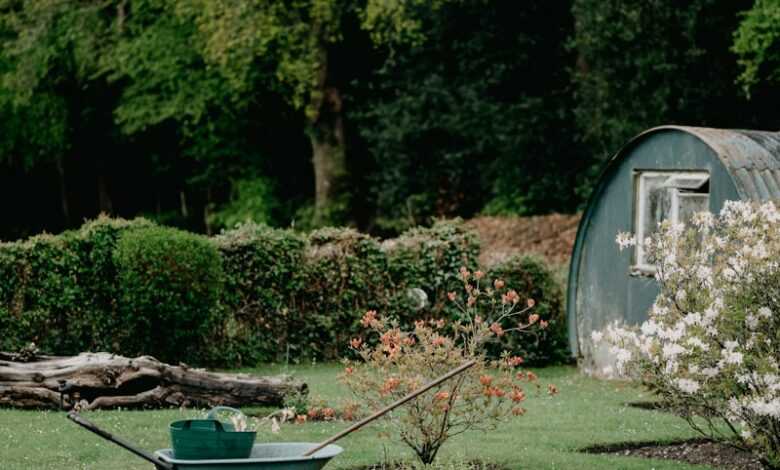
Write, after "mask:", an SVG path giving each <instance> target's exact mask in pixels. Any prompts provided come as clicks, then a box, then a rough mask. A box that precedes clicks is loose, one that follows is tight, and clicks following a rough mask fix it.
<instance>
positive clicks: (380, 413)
mask: <svg viewBox="0 0 780 470" xmlns="http://www.w3.org/2000/svg"><path fill="white" fill-rule="evenodd" d="M476 363H477V361H469V362H467V363H465V364H463V365H462V366H460V367H458V368H456V369H452V370H451V371H449V372H447V373H446V374H444V375H442V376H441V377H439V378H438V379H436V380H434V381H432V382H429V383H428V384H426V385H425V386H423V387H422V388H419V389H417V390H415V391H414V392H411V393H410V394H409V395H406V396H405V397H403V398H401V399H399V400H397V401H394V402H393V403H391V404H389V405H387V406H386V407H385V408H382V409H381V410H379V411H377V412H376V413H374V414H372V415H371V416H369V417H367V418H365V419H363V420H361V421H359V422H357V423H355V424H353V425H352V426H350V427H348V428H347V429H345V430H343V431H341V432H340V433H338V434H336V435H335V436H332V437H330V438H328V439H326V440H324V441H322V442H321V443H319V444H317V445H316V446H315V447H314V448H312V449H310V450H308V451H306V453H304V454H303V456H304V457H310V456H312V455H313V454H314V453H315V452H317V451H319V450H322V449H324V448H325V447H327V446H328V445H330V444H333V443H334V442H336V441H338V440H339V439H341V438H342V437H344V436H346V435H347V434H350V433H352V432H354V431H357V430H358V429H360V428H362V427H363V426H365V425H366V424H368V423H370V422H372V421H374V420H376V419H377V418H380V417H382V416H383V415H385V414H386V413H388V412H390V411H392V410H394V409H396V408H398V407H399V406H401V405H403V404H404V403H406V402H408V401H410V400H413V399H415V398H417V397H418V396H420V395H422V394H423V393H425V392H427V391H428V390H430V389H432V388H433V387H435V386H437V385H439V384H440V383H442V382H444V381H446V380H449V379H451V378H453V377H455V376H456V375H458V374H460V373H461V372H463V371H465V370H466V369H468V368H469V367H471V366H473V365H474V364H476Z"/></svg>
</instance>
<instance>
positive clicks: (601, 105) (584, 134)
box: [572, 0, 777, 196]
mask: <svg viewBox="0 0 780 470" xmlns="http://www.w3.org/2000/svg"><path fill="white" fill-rule="evenodd" d="M744 8H745V3H744V2H729V1H722V0H693V1H689V2H683V3H680V2H670V1H664V0H652V1H646V0H629V1H626V0H606V1H605V0H575V1H574V6H573V12H574V16H575V18H576V31H575V34H574V37H573V41H572V47H574V48H576V51H577V53H578V58H577V66H576V68H575V71H574V82H575V85H576V93H577V107H576V110H575V113H576V119H577V124H578V128H579V135H580V137H581V139H582V142H583V144H585V145H586V146H587V149H588V151H589V153H591V154H592V155H593V156H594V157H595V159H596V161H601V162H603V161H605V160H606V159H607V158H608V157H609V156H611V155H613V154H615V153H616V152H617V151H618V150H619V149H620V147H621V146H623V145H624V144H625V143H626V142H627V141H628V139H630V138H631V137H632V136H634V135H636V134H638V133H639V132H641V131H642V130H644V129H647V128H649V127H654V126H658V125H662V124H675V123H682V124H690V125H696V126H710V127H726V128H729V127H737V128H746V127H747V128H750V127H756V128H760V129H766V128H776V127H777V124H776V123H777V117H776V113H775V112H774V111H772V110H771V109H770V107H767V106H766V105H765V102H762V101H759V100H755V101H752V102H749V101H747V100H745V99H744V97H742V96H740V93H739V90H738V89H737V88H736V87H735V86H734V82H735V80H736V79H737V76H738V75H739V67H738V65H737V60H736V57H735V56H734V55H733V54H731V53H730V51H729V49H730V46H731V43H732V34H733V32H734V30H735V29H736V28H737V25H738V22H739V16H738V13H739V12H740V11H741V10H743V9H744ZM762 97H763V98H765V99H767V100H773V99H772V98H770V96H769V95H767V96H763V95H762ZM596 170H597V167H596V166H594V167H593V168H592V174H591V175H590V176H589V177H588V178H587V180H586V181H585V182H584V183H585V184H584V185H582V187H581V188H580V189H581V191H582V192H581V194H582V195H583V196H586V195H587V194H588V192H589V189H590V188H591V185H592V183H594V182H595V179H596V178H595V177H596V176H597V174H596Z"/></svg>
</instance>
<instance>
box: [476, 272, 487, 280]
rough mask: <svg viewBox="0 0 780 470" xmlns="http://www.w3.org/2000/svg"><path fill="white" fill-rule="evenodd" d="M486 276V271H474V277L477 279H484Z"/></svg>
mask: <svg viewBox="0 0 780 470" xmlns="http://www.w3.org/2000/svg"><path fill="white" fill-rule="evenodd" d="M484 276H485V273H483V272H482V271H474V277H475V278H476V279H482V278H483V277H484Z"/></svg>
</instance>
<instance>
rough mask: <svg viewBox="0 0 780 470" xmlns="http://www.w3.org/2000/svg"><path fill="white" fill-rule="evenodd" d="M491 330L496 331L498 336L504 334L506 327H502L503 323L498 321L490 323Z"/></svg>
mask: <svg viewBox="0 0 780 470" xmlns="http://www.w3.org/2000/svg"><path fill="white" fill-rule="evenodd" d="M490 331H492V332H493V333H495V335H496V336H504V329H503V328H501V325H499V324H498V323H493V324H492V325H490Z"/></svg>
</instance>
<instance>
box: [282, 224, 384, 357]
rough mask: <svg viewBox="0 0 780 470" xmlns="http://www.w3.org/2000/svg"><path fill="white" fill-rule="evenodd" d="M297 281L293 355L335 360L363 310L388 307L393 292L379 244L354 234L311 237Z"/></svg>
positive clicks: (329, 230)
mask: <svg viewBox="0 0 780 470" xmlns="http://www.w3.org/2000/svg"><path fill="white" fill-rule="evenodd" d="M299 275H300V276H301V291H300V292H298V293H297V298H296V304H297V307H298V308H299V309H300V315H299V316H298V317H297V318H294V319H293V320H294V322H293V324H292V325H291V330H292V331H293V332H294V333H295V340H294V341H293V342H292V343H291V347H292V348H295V349H296V350H295V353H296V355H309V354H311V355H315V356H320V357H339V356H340V355H341V353H342V352H343V350H344V348H345V345H346V344H347V342H348V340H349V338H350V337H352V335H354V334H355V332H356V331H357V330H358V328H359V325H358V321H359V320H360V318H361V317H362V316H363V314H364V313H365V312H366V310H371V309H378V308H381V306H384V305H386V304H387V303H388V299H389V296H390V292H391V289H392V288H393V286H392V285H391V284H390V282H389V278H388V275H387V257H386V256H385V254H384V252H383V251H382V249H381V246H380V244H379V242H378V241H377V240H376V239H375V238H372V237H370V236H368V235H365V234H362V233H359V232H357V231H355V230H353V229H337V228H323V229H319V230H315V231H314V232H312V233H311V234H310V235H309V237H308V244H307V250H306V254H305V263H304V268H303V269H302V270H301V271H300V272H299Z"/></svg>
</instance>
